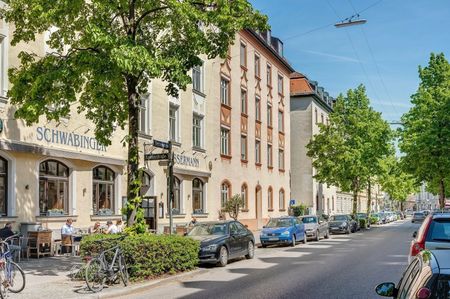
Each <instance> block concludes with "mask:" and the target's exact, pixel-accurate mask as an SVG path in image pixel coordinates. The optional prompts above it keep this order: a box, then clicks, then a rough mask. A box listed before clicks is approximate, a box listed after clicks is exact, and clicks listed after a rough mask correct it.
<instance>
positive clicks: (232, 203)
mask: <svg viewBox="0 0 450 299" xmlns="http://www.w3.org/2000/svg"><path fill="white" fill-rule="evenodd" d="M243 207H244V199H243V198H242V197H241V196H240V195H239V194H235V195H233V196H232V197H231V198H230V199H228V200H227V202H226V203H225V207H224V209H223V211H224V212H226V213H228V215H230V217H231V218H233V219H234V220H237V219H238V216H239V212H240V211H241V209H242V208H243Z"/></svg>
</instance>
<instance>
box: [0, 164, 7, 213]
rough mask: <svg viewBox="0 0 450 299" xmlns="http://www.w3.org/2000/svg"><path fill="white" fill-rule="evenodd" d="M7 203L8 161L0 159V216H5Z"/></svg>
mask: <svg viewBox="0 0 450 299" xmlns="http://www.w3.org/2000/svg"><path fill="white" fill-rule="evenodd" d="M7 203H8V161H6V160H5V159H3V158H2V157H0V215H1V216H6V214H7V208H8V206H7Z"/></svg>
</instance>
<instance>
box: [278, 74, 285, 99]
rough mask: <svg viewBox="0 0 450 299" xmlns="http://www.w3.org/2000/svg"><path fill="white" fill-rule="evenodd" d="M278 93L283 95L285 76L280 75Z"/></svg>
mask: <svg viewBox="0 0 450 299" xmlns="http://www.w3.org/2000/svg"><path fill="white" fill-rule="evenodd" d="M278 93H279V94H281V95H283V94H284V93H283V76H282V75H278Z"/></svg>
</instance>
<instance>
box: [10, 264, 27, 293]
mask: <svg viewBox="0 0 450 299" xmlns="http://www.w3.org/2000/svg"><path fill="white" fill-rule="evenodd" d="M8 263H9V265H6V267H7V268H8V267H9V273H7V277H8V281H9V286H8V291H10V292H12V293H20V292H22V291H23V289H24V288H25V273H24V272H23V270H22V268H20V266H19V265H17V264H16V263H15V262H13V261H10V262H8Z"/></svg>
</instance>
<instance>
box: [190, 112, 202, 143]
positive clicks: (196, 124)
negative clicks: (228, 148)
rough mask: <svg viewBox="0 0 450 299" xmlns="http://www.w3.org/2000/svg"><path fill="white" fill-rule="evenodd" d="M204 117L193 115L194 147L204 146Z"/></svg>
mask: <svg viewBox="0 0 450 299" xmlns="http://www.w3.org/2000/svg"><path fill="white" fill-rule="evenodd" d="M202 132H203V117H202V116H200V115H195V114H194V116H193V117H192V145H193V146H194V147H198V148H202V147H203V133H202Z"/></svg>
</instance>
